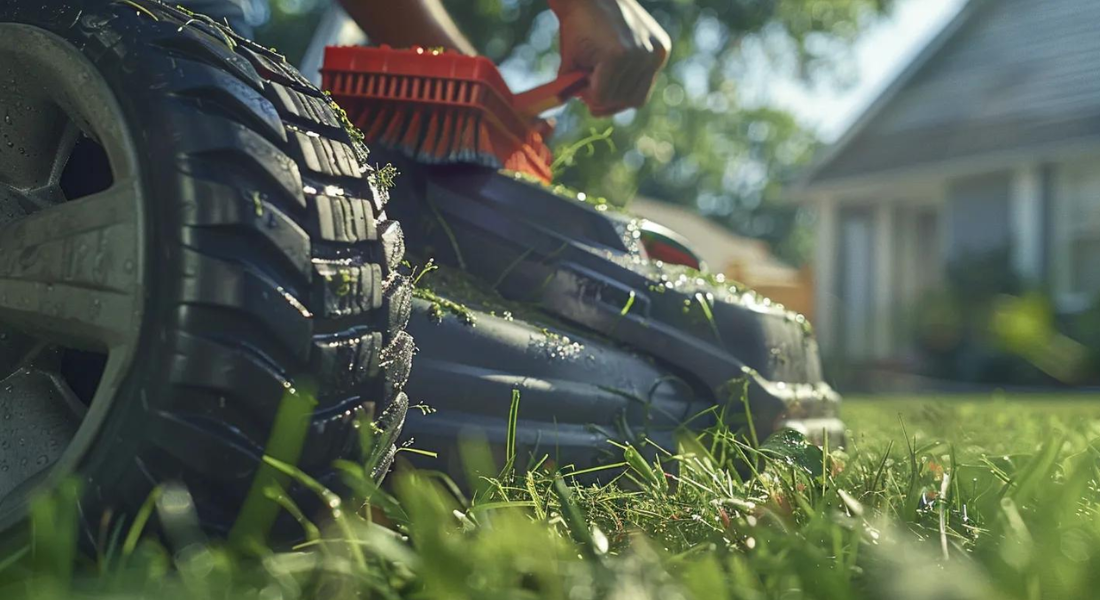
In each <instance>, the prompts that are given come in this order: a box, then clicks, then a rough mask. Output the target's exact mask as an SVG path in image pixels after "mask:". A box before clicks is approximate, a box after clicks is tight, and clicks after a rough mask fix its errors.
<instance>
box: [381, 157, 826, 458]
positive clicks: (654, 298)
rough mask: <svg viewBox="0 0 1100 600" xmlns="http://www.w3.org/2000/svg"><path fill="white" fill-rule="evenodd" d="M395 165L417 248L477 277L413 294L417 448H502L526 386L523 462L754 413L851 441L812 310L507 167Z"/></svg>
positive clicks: (399, 208) (665, 441)
mask: <svg viewBox="0 0 1100 600" xmlns="http://www.w3.org/2000/svg"><path fill="white" fill-rule="evenodd" d="M377 155H384V153H383V152H376V156H377ZM382 159H383V160H386V161H392V162H393V163H394V164H395V165H398V168H399V170H400V171H401V172H402V176H401V178H400V181H399V185H398V186H397V187H396V188H395V189H394V190H393V194H394V199H395V200H396V201H395V202H394V203H393V204H392V205H391V206H392V207H393V208H392V211H394V216H396V217H397V218H399V219H401V221H402V222H403V223H404V226H405V230H406V232H407V233H406V236H407V238H406V239H407V243H408V246H409V250H410V254H411V255H413V256H418V257H422V258H427V257H430V258H432V259H433V260H434V261H435V262H437V263H439V264H441V265H443V266H444V268H447V269H450V270H453V271H455V272H459V273H461V276H460V277H459V278H460V279H461V280H462V281H461V284H460V285H441V286H435V285H434V284H433V282H432V277H433V275H434V274H428V275H426V276H425V277H424V282H423V285H426V286H427V287H428V288H429V289H430V290H431V296H430V297H427V298H425V297H423V296H424V294H421V296H422V298H420V299H418V300H416V301H415V302H414V309H413V318H412V321H411V322H410V325H409V330H410V332H411V333H412V334H413V336H414V337H415V339H416V341H417V347H418V349H419V353H418V355H417V358H416V360H415V363H414V367H413V373H412V377H411V379H410V384H409V394H410V397H411V398H412V399H413V401H414V402H415V401H417V400H419V401H422V402H424V403H425V404H426V405H427V406H429V407H431V410H428V411H425V412H426V413H428V414H424V413H417V411H410V416H409V419H408V421H407V423H406V428H405V433H406V438H411V439H414V440H415V444H416V445H417V446H418V447H423V448H427V449H431V450H443V451H445V450H446V449H448V448H450V447H451V446H452V445H453V444H455V443H457V440H458V439H459V438H461V437H462V435H463V432H466V434H469V435H474V436H482V437H485V438H487V439H488V440H489V441H490V442H491V443H493V444H494V445H497V444H499V443H502V442H503V440H504V439H505V437H506V434H507V425H508V414H509V412H508V409H509V407H510V402H511V398H512V393H511V390H518V391H519V396H520V407H519V421H518V422H519V427H518V432H517V434H518V440H517V443H518V445H519V446H520V450H519V455H520V456H524V454H523V453H524V452H526V453H528V454H530V455H532V456H535V457H536V459H537V457H539V456H544V455H549V456H550V457H551V458H553V459H555V460H556V462H558V463H569V464H573V465H574V466H576V467H578V468H582V467H588V466H592V465H593V464H594V463H597V462H599V460H600V456H601V455H602V454H603V452H602V450H603V449H607V448H609V447H610V444H611V443H612V442H615V443H625V442H630V443H635V444H638V443H644V440H645V439H648V440H651V441H653V442H654V443H655V444H657V445H660V446H661V447H663V448H665V449H667V450H669V451H675V446H674V443H675V442H674V439H673V438H674V433H675V431H677V430H692V429H699V428H703V427H706V426H708V425H711V424H713V423H714V422H715V421H716V420H717V419H720V418H721V419H725V420H726V421H728V422H730V423H732V424H737V423H740V424H747V420H748V419H750V418H751V420H752V422H753V424H754V426H755V430H756V433H757V435H759V436H761V437H763V436H765V435H767V434H768V433H770V432H772V431H775V430H778V429H780V428H784V427H790V428H794V429H798V430H800V431H802V432H803V433H805V434H807V435H809V436H811V437H812V438H817V439H820V438H822V437H824V436H825V435H830V436H833V439H839V437H840V436H841V435H843V425H842V423H841V421H840V420H839V418H838V408H839V397H838V395H837V394H836V393H835V392H834V391H833V390H832V389H831V388H830V387H829V386H828V385H827V384H826V383H825V381H824V380H823V376H822V370H821V362H820V358H819V356H818V348H817V343H816V341H815V339H814V337H813V334H812V331H811V329H810V326H809V324H808V323H807V322H806V320H805V318H804V317H802V316H801V315H797V314H795V313H792V312H791V311H788V310H786V309H785V308H784V307H782V306H780V305H777V304H775V303H772V302H771V301H769V300H767V299H766V298H762V297H760V296H759V295H757V294H756V293H754V292H752V291H751V290H747V289H744V288H742V287H741V286H739V285H737V284H735V283H733V282H728V281H724V280H723V279H722V278H721V277H720V276H713V275H708V274H706V273H702V272H700V271H698V270H695V269H693V268H690V267H686V266H682V265H674V264H669V263H667V262H662V261H659V260H651V259H650V258H649V257H648V256H647V252H646V249H645V247H644V245H643V243H642V241H643V239H644V235H645V234H646V233H647V231H650V230H651V229H652V228H651V227H649V226H648V224H647V223H645V222H644V221H641V220H639V219H634V218H631V217H630V216H629V215H628V214H626V213H622V212H619V211H617V210H616V209H614V208H611V207H609V206H607V205H604V204H594V203H592V202H591V201H590V200H589V199H588V198H586V197H585V196H584V195H583V194H575V193H568V192H563V191H562V190H561V189H560V188H558V189H555V188H553V187H550V186H545V185H542V184H539V183H533V182H531V181H529V180H527V179H525V178H524V177H522V176H519V175H515V174H510V173H507V172H498V171H494V170H492V169H486V168H479V167H470V166H424V165H419V164H416V163H412V162H408V161H405V160H404V159H402V158H400V157H398V156H389V155H384V156H382ZM444 279H445V280H446V279H448V278H447V277H445V278H444ZM455 279H456V277H455V276H450V277H449V280H450V283H452V284H453V283H454V280H455ZM494 297H495V298H499V299H500V300H499V301H494V300H493V299H492V298H494ZM509 305H511V306H514V307H516V308H514V309H513V310H507V307H508V306H509ZM448 307H449V309H448ZM441 309H442V310H441ZM505 312H507V313H510V314H507V315H506V314H504V313H505ZM517 313H519V314H517ZM452 454H453V453H452Z"/></svg>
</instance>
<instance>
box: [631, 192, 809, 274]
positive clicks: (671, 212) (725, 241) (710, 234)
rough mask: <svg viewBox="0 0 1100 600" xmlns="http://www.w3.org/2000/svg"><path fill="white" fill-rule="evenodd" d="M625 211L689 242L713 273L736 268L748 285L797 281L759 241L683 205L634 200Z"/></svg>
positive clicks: (793, 272) (793, 269)
mask: <svg viewBox="0 0 1100 600" xmlns="http://www.w3.org/2000/svg"><path fill="white" fill-rule="evenodd" d="M627 209H628V210H629V211H630V212H631V213H632V214H634V215H636V216H639V217H642V218H643V219H647V220H649V221H653V222H654V223H657V224H659V225H664V226H665V227H668V228H669V229H671V230H673V231H675V232H676V233H678V234H680V235H682V236H684V237H685V238H687V240H688V245H689V246H690V247H691V249H692V250H694V251H695V253H696V254H698V255H699V258H702V259H703V262H705V263H707V266H709V267H710V268H711V269H712V270H714V271H716V272H722V271H727V270H729V269H731V268H732V267H734V266H735V265H737V266H738V268H739V269H740V271H741V273H742V274H743V276H744V277H745V278H746V279H747V280H751V281H746V283H749V284H750V285H760V284H762V283H768V284H789V283H793V282H796V281H798V277H799V273H798V269H796V268H795V267H792V266H790V265H788V264H786V263H784V262H783V261H781V260H779V259H778V258H776V256H775V255H774V254H772V252H771V250H770V249H769V248H768V245H767V244H766V243H764V242H762V241H760V240H756V239H753V238H749V237H744V236H740V235H737V234H735V233H733V232H732V231H730V230H729V229H726V228H725V227H722V226H721V225H719V224H717V223H715V222H714V221H711V220H710V219H708V218H706V217H704V216H702V215H700V214H698V213H696V212H695V211H692V210H689V209H687V208H684V207H682V206H678V205H675V204H671V203H668V202H661V201H660V200H651V199H649V198H644V197H636V198H634V199H633V200H631V202H630V205H629V206H628V207H627Z"/></svg>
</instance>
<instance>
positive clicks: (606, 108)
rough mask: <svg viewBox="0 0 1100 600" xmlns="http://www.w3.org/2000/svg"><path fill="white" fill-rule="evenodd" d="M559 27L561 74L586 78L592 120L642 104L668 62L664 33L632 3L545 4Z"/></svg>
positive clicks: (584, 0) (576, 0)
mask: <svg viewBox="0 0 1100 600" xmlns="http://www.w3.org/2000/svg"><path fill="white" fill-rule="evenodd" d="M550 8H551V10H553V11H554V13H555V14H556V15H557V17H558V21H559V22H560V23H561V28H560V29H561V72H562V73H569V72H573V71H582V72H585V73H590V74H591V75H590V77H589V85H588V89H587V90H586V91H585V92H584V93H582V95H581V97H582V98H583V99H584V101H585V103H586V104H588V109H589V111H591V112H592V114H593V115H594V116H597V117H602V116H608V115H612V114H615V113H617V112H620V111H622V110H626V109H628V108H637V107H640V106H642V105H643V104H645V102H646V100H648V99H649V94H650V92H651V91H652V90H653V84H654V82H655V81H656V78H657V74H658V73H659V72H660V70H661V68H663V67H664V66H665V63H666V62H667V61H668V53H669V49H670V48H671V46H672V42H671V40H669V37H668V33H666V32H665V30H664V29H662V28H661V26H660V25H658V24H657V21H655V20H654V19H653V17H652V16H650V14H649V13H647V12H646V11H645V9H643V8H642V7H641V6H640V5H639V4H638V2H637V1H636V0H550Z"/></svg>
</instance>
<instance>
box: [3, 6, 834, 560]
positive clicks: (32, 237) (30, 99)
mask: <svg viewBox="0 0 1100 600" xmlns="http://www.w3.org/2000/svg"><path fill="white" fill-rule="evenodd" d="M328 83H333V82H328ZM333 99H335V100H337V101H350V102H348V104H349V108H350V110H349V113H345V112H344V111H343V110H342V109H340V108H338V107H337V106H336V105H335V104H334V103H333V101H332V100H333ZM353 104H354V99H353V98H351V97H350V96H349V95H348V94H346V93H341V92H340V91H339V90H334V91H333V96H332V98H330V97H329V96H327V95H326V94H325V93H323V92H321V91H319V90H318V88H317V87H315V86H314V85H312V84H311V83H310V82H309V81H308V80H307V79H306V78H304V77H303V76H302V75H301V74H300V73H299V72H298V71H297V70H295V69H294V68H293V67H291V66H290V65H289V64H287V63H286V61H285V60H284V59H283V58H282V57H281V56H279V55H278V54H277V53H275V52H274V51H272V50H269V49H267V48H263V47H262V46H259V45H258V44H255V43H253V42H251V41H249V40H247V39H245V38H243V37H241V36H239V35H237V34H236V33H234V32H233V31H232V30H230V29H229V28H228V27H226V26H224V25H223V24H221V23H218V22H216V21H214V20H213V19H209V18H206V17H203V16H202V15H198V14H194V13H191V12H188V11H186V10H182V9H179V8H176V7H171V6H168V5H166V4H163V3H161V2H158V1H157V0H71V1H66V2H56V3H52V4H48V5H42V4H41V3H30V2H7V3H3V4H2V5H0V119H2V120H0V531H8V530H11V529H12V528H13V527H15V526H17V525H18V524H20V523H23V522H24V518H25V516H26V514H27V508H28V505H29V502H30V501H31V499H32V497H33V494H34V493H36V491H39V490H42V489H53V488H56V487H57V486H58V485H59V484H60V483H61V482H64V481H77V482H79V484H80V487H81V491H80V495H79V497H80V508H81V513H82V515H84V519H83V528H82V540H83V542H85V543H87V544H90V545H93V546H102V545H103V544H107V543H108V541H109V539H110V538H111V535H112V532H113V531H117V530H120V529H121V528H122V527H125V526H126V525H127V524H128V523H130V522H131V521H132V519H133V517H134V515H135V514H136V513H137V512H138V511H139V509H140V506H141V505H142V504H143V503H144V502H146V500H147V499H148V498H150V497H151V495H153V496H155V494H156V493H157V490H158V489H160V486H162V485H163V484H164V483H166V482H178V483H182V484H183V485H184V486H185V487H186V489H187V490H188V491H189V494H190V500H189V501H190V502H191V503H192V504H193V510H194V511H195V514H196V515H197V516H198V519H199V521H200V522H201V523H202V525H203V527H204V528H205V529H206V530H207V531H209V532H211V533H214V534H219V535H230V536H232V534H233V531H234V527H235V525H236V524H237V523H238V522H239V519H238V516H239V515H241V514H242V513H246V512H249V511H254V510H257V506H258V505H257V504H256V503H257V502H266V503H267V504H271V501H270V500H267V499H265V498H264V497H263V496H264V494H270V491H271V490H272V489H274V490H282V491H284V492H285V493H286V494H287V498H289V499H290V500H292V501H293V502H295V503H297V504H299V505H300V506H302V507H304V509H305V510H307V511H308V510H309V507H310V506H313V505H312V504H311V502H314V500H315V499H314V500H311V496H312V494H311V493H310V492H309V491H308V490H305V489H303V486H301V485H299V484H297V483H295V482H294V481H293V480H291V479H290V478H288V477H285V476H283V475H282V474H280V473H272V472H271V470H270V469H268V468H267V467H266V466H265V461H264V457H265V455H267V456H269V457H272V458H275V459H278V460H279V461H282V462H285V463H289V464H292V465H296V466H297V467H298V468H300V469H301V470H302V471H303V472H305V473H307V474H308V475H309V476H311V477H313V478H315V479H317V480H318V481H320V482H321V483H322V484H324V485H330V486H334V487H338V486H339V485H340V480H341V477H340V475H339V473H338V472H337V469H335V468H334V467H333V464H334V463H335V462H336V461H337V460H338V459H350V460H353V461H359V462H360V463H362V464H366V465H368V466H369V471H370V475H371V476H373V477H376V478H381V476H382V475H383V474H384V473H385V472H386V471H387V470H388V469H389V468H390V465H391V464H392V462H393V460H394V456H395V454H396V453H397V450H398V449H399V447H401V446H408V447H412V448H419V449H424V450H430V451H433V452H436V453H437V454H438V456H439V458H437V459H427V458H423V457H422V456H421V455H420V454H416V453H411V452H410V453H402V454H407V455H408V456H410V457H416V461H417V462H419V463H421V464H424V465H426V466H429V467H432V468H437V469H442V470H444V471H447V472H449V473H451V474H452V475H454V476H458V475H459V474H460V473H461V465H460V464H459V456H460V447H461V446H462V442H461V440H464V439H482V440H486V441H487V442H488V443H489V446H490V447H491V448H493V449H494V451H496V452H498V453H501V454H503V453H504V452H505V446H506V444H507V442H508V438H509V432H510V431H514V433H515V434H516V436H515V437H516V439H515V447H514V449H509V451H512V450H514V452H515V454H516V456H519V457H523V459H524V461H525V462H527V463H529V464H536V463H538V464H542V465H550V464H553V465H556V466H558V467H563V468H564V467H569V468H570V469H573V470H577V469H585V468H587V467H590V466H594V465H597V464H600V462H601V461H602V460H603V459H604V458H605V456H606V455H607V452H608V451H609V450H611V449H613V448H614V445H615V444H619V445H622V444H632V445H635V446H636V447H638V448H639V449H643V450H644V451H645V452H656V451H657V448H663V449H666V450H669V451H674V450H675V448H676V439H675V436H676V434H677V432H682V431H685V430H688V431H689V430H695V429H700V428H703V427H706V426H708V425H710V424H712V423H714V422H716V421H717V420H718V419H725V420H728V421H729V422H731V423H735V424H736V423H740V424H742V425H745V426H746V427H749V426H751V427H750V428H751V429H752V431H753V432H754V433H755V435H757V436H759V438H761V439H762V438H763V437H764V436H766V435H768V434H769V433H770V432H772V431H775V430H777V429H779V428H783V427H793V428H796V429H799V430H801V431H803V432H805V433H807V434H808V435H810V436H812V437H820V436H822V435H830V436H835V437H834V439H837V438H839V436H840V435H841V434H842V425H841V423H840V421H839V420H838V418H837V411H838V402H839V398H838V396H837V395H836V393H835V392H833V390H832V389H831V388H830V387H829V386H828V385H827V384H826V383H825V382H824V380H823V377H822V373H821V367H820V360H819V358H818V352H817V345H816V342H815V341H814V338H813V335H812V332H811V330H810V327H809V324H808V323H806V321H805V319H804V318H802V317H801V316H800V315H796V314H794V313H792V312H790V311H788V310H786V309H784V308H783V307H781V306H779V305H776V304H774V303H772V302H770V301H768V300H767V299H765V298H762V297H760V296H759V295H757V294H755V293H754V292H752V291H751V290H747V289H744V288H743V287H741V286H739V285H738V284H736V283H734V282H731V281H726V280H724V279H723V278H722V277H721V276H719V275H714V274H709V273H706V272H705V270H704V269H703V268H702V267H703V265H701V264H700V263H699V262H698V259H697V258H695V257H694V255H693V254H692V252H691V251H690V249H689V248H688V244H686V243H685V242H684V241H683V240H682V239H681V238H679V237H678V236H677V235H676V234H674V233H672V232H669V231H668V230H666V229H664V228H662V227H660V226H659V225H658V224H652V223H648V222H646V221H644V220H641V219H636V218H633V217H631V216H630V215H629V214H628V213H626V212H622V211H619V210H618V209H615V208H613V207H610V206H609V205H608V204H606V203H605V202H602V201H600V200H598V199H594V198H591V197H588V196H587V195H585V194H584V193H581V192H576V191H570V190H566V189H565V188H563V187H561V186H555V185H554V184H552V183H548V182H546V181H545V180H542V181H539V180H537V178H536V180H533V179H532V178H531V177H530V176H528V175H525V174H523V173H521V172H513V171H507V170H500V169H495V168H491V167H486V166H479V165H454V164H448V165H432V164H424V163H423V162H421V161H416V160H411V159H410V158H409V157H408V156H407V155H406V154H407V153H405V152H401V151H400V150H399V149H388V148H383V147H373V148H371V151H370V152H369V153H368V150H367V148H366V146H365V145H364V144H363V143H362V140H361V137H360V134H359V133H358V132H357V131H356V128H355V127H354V126H353V124H352V123H351V122H350V120H349V117H350V119H356V118H357V117H360V118H361V117H362V114H361V113H357V112H356V110H355V109H354V106H352V105H353ZM359 125H360V126H362V125H363V123H362V122H360V123H359ZM380 166H385V167H384V168H382V167H380ZM394 171H396V172H399V173H400V175H399V177H398V178H397V180H396V185H393V186H392V187H391V182H390V177H391V175H392V173H393V172H394ZM399 222H400V223H401V225H399V224H398V223H399ZM406 249H408V253H407V254H408V256H407V257H406ZM414 281H415V283H416V284H417V285H416V290H415V291H414V286H413V284H414ZM406 329H407V330H406ZM414 339H415V344H414V341H413V340H414ZM414 352H416V354H417V356H416V359H415V361H413V360H412V356H413V354H414ZM410 398H412V399H413V403H414V404H415V405H417V407H418V408H419V409H420V410H408V407H409V399H410ZM510 411H511V412H512V413H513V415H514V416H513V417H511V418H510ZM738 419H741V420H740V421H738ZM364 423H370V426H369V427H368V428H367V429H369V435H366V434H364V427H363V424H364ZM512 424H514V429H513V426H512ZM402 430H403V431H404V432H403V433H402ZM257 497H259V500H257ZM265 510H267V509H265ZM271 528H272V530H273V532H274V533H275V534H276V535H279V536H280V537H284V538H293V537H294V536H295V535H296V534H295V531H296V524H295V523H294V522H293V520H292V519H290V518H289V517H288V516H287V515H280V516H279V517H277V518H276V517H273V524H272V525H271Z"/></svg>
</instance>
